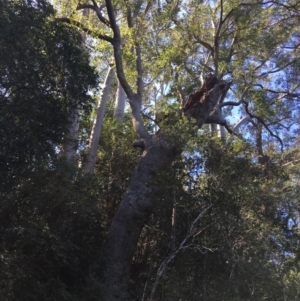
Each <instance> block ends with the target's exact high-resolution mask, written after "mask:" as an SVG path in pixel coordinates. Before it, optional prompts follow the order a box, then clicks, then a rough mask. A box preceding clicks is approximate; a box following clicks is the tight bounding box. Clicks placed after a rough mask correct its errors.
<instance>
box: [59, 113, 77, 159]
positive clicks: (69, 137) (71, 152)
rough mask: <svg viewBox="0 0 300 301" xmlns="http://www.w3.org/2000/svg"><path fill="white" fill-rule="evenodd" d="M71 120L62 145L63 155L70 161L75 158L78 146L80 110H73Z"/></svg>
mask: <svg viewBox="0 0 300 301" xmlns="http://www.w3.org/2000/svg"><path fill="white" fill-rule="evenodd" d="M69 118H70V120H71V124H70V128H69V131H68V132H67V133H66V134H65V137H64V141H63V145H62V157H64V158H66V159H67V160H68V161H70V160H72V159H74V158H75V156H76V153H77V148H78V131H79V110H78V109H76V110H74V111H73V114H71V116H69Z"/></svg>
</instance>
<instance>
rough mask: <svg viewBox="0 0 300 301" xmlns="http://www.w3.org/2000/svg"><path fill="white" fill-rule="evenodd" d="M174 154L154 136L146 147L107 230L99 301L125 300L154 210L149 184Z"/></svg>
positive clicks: (174, 151)
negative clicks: (140, 243)
mask: <svg viewBox="0 0 300 301" xmlns="http://www.w3.org/2000/svg"><path fill="white" fill-rule="evenodd" d="M177 154H178V151H176V149H175V148H174V147H173V146H172V145H170V144H169V143H168V142H167V141H166V139H165V138H164V137H163V136H162V135H155V136H153V137H152V139H151V140H150V141H149V142H148V143H146V146H145V150H144V151H143V154H142V157H141V160H140V162H139V163H138V165H137V166H136V168H135V170H134V173H133V175H132V178H131V181H130V184H129V187H128V189H127V191H126V193H125V195H124V197H123V200H122V202H121V204H120V206H119V208H118V210H117V212H116V214H115V216H114V219H113V221H112V223H111V226H110V229H109V233H108V245H107V248H106V252H107V266H106V269H105V278H106V288H107V290H106V291H105V293H104V296H103V299H102V300H105V301H114V300H118V301H120V300H127V288H128V281H129V277H130V267H131V262H132V258H133V255H134V252H135V248H136V245H137V241H138V238H139V236H140V233H141V231H142V228H143V226H144V225H145V224H146V223H147V221H148V218H149V215H150V213H151V210H152V206H153V200H152V198H151V187H152V185H151V180H152V179H153V177H155V175H156V174H157V173H158V172H159V171H161V170H162V169H165V168H167V167H168V166H170V164H171V163H172V161H173V160H174V159H175V157H176V155H177Z"/></svg>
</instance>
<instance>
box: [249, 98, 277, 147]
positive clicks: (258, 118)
mask: <svg viewBox="0 0 300 301" xmlns="http://www.w3.org/2000/svg"><path fill="white" fill-rule="evenodd" d="M243 104H244V105H245V110H246V112H247V114H248V115H249V116H250V117H251V118H255V119H257V120H258V121H259V122H260V123H261V124H262V125H263V126H264V127H265V129H266V130H267V131H268V132H269V133H270V135H271V136H272V137H274V138H276V139H277V140H278V141H279V142H280V145H281V151H283V142H282V140H281V139H280V138H279V136H277V135H275V134H273V132H272V131H271V130H270V129H269V127H268V126H267V125H266V123H265V122H264V120H263V119H262V118H260V117H258V116H256V115H254V114H252V113H250V112H249V109H248V106H249V103H248V102H247V101H243Z"/></svg>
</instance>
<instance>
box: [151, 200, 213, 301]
mask: <svg viewBox="0 0 300 301" xmlns="http://www.w3.org/2000/svg"><path fill="white" fill-rule="evenodd" d="M211 207H212V205H210V206H209V207H207V208H206V209H204V210H203V211H202V212H200V214H199V215H198V216H197V218H196V219H195V220H194V221H193V223H192V225H191V226H190V228H189V230H188V232H187V234H186V236H185V238H184V240H183V241H182V242H181V244H180V246H179V247H178V248H177V250H176V251H174V252H173V253H172V254H171V255H169V256H168V257H167V258H166V259H165V260H164V261H163V262H162V264H161V265H160V266H159V268H158V270H157V276H156V279H155V283H154V285H153V288H152V290H151V295H150V301H152V300H153V296H154V294H155V291H156V288H157V286H158V284H159V281H160V278H161V277H162V276H163V275H164V273H165V271H166V269H167V267H168V265H169V264H170V263H171V262H173V261H174V259H175V258H176V256H177V255H178V254H179V253H180V252H181V251H184V250H186V249H187V248H189V247H190V245H186V243H187V241H188V240H189V239H190V238H191V237H192V236H193V235H194V228H195V226H196V224H197V222H198V221H199V219H200V218H201V217H203V216H204V214H205V213H206V212H207V211H208V210H209V209H210V208H211Z"/></svg>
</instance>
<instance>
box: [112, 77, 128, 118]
mask: <svg viewBox="0 0 300 301" xmlns="http://www.w3.org/2000/svg"><path fill="white" fill-rule="evenodd" d="M125 101H126V94H125V92H124V90H123V88H122V86H121V84H120V81H118V88H117V93H116V102H115V109H114V118H115V119H116V120H117V121H118V122H121V121H122V120H123V118H124V111H125Z"/></svg>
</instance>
